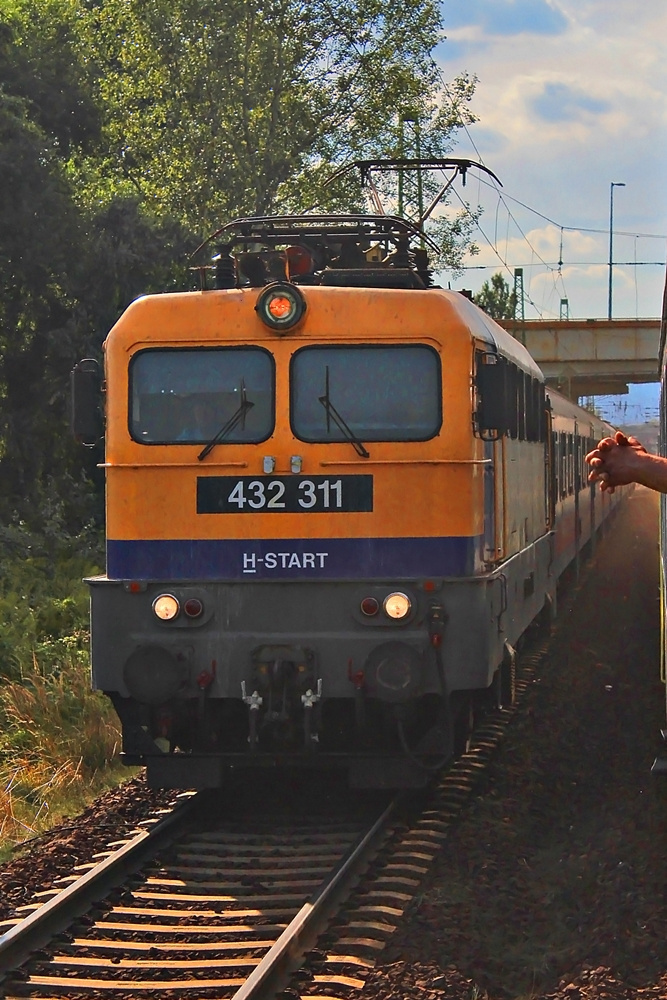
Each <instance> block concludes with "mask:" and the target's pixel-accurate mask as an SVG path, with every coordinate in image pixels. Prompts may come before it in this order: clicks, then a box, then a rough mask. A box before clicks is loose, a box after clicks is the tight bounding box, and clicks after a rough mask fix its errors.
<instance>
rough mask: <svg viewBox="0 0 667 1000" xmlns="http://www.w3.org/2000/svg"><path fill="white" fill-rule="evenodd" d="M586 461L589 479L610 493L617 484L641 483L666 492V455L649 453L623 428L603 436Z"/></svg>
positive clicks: (660, 491)
mask: <svg viewBox="0 0 667 1000" xmlns="http://www.w3.org/2000/svg"><path fill="white" fill-rule="evenodd" d="M586 461H587V462H588V464H589V465H590V467H591V472H590V474H589V476H588V480H589V482H591V483H594V482H599V483H600V489H601V490H609V492H610V493H613V492H614V490H615V488H616V487H617V486H625V485H627V484H628V483H640V484H641V485H642V486H648V487H649V488H650V489H652V490H657V491H658V492H659V493H667V459H665V458H661V457H660V456H659V455H651V454H650V453H649V452H648V451H647V450H646V448H644V446H643V445H642V444H641V443H640V442H639V441H638V440H637V438H635V437H631V436H630V437H628V436H626V435H625V434H623V432H622V431H616V434H614V436H613V437H607V438H603V439H602V441H600V442H599V443H598V446H597V448H594V449H593V451H591V452H589V453H588V455H586Z"/></svg>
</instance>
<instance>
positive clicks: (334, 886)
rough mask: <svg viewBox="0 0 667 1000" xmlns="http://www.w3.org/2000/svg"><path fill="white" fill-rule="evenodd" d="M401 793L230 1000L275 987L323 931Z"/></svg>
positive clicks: (252, 999)
mask: <svg viewBox="0 0 667 1000" xmlns="http://www.w3.org/2000/svg"><path fill="white" fill-rule="evenodd" d="M402 799H403V796H402V795H398V796H396V797H395V798H394V799H393V800H392V801H391V802H390V804H389V805H388V806H387V808H386V809H385V810H384V811H383V812H382V813H381V815H380V816H379V817H378V819H377V820H376V821H375V823H373V825H372V827H371V828H370V829H369V830H368V831H367V832H366V833H365V834H363V835H362V836H361V838H360V839H359V840H358V841H357V843H356V844H354V845H353V846H352V847H351V848H350V850H349V851H348V853H347V855H346V856H345V857H344V858H343V859H342V861H341V862H340V863H339V865H338V866H337V867H336V869H335V870H334V873H333V875H332V877H331V878H330V879H328V880H327V881H326V882H325V883H324V884H323V885H322V886H321V887H320V888H319V889H317V890H316V892H315V893H314V894H313V896H312V898H311V899H310V900H309V901H308V902H307V903H304V904H303V906H302V907H301V909H300V910H299V912H298V913H297V915H296V916H295V917H294V919H293V920H292V921H291V922H290V923H289V924H288V926H287V927H286V928H285V930H284V931H283V933H282V934H281V935H280V937H279V938H278V940H277V941H276V943H275V944H274V945H273V946H272V947H271V948H270V949H269V950H268V952H267V953H266V955H265V956H264V958H263V959H262V960H261V962H260V963H259V965H258V966H257V967H256V968H255V969H254V970H253V971H252V972H251V974H250V975H249V976H248V978H247V980H246V981H245V983H244V984H243V986H241V988H240V989H239V990H237V991H236V993H234V996H233V1000H259V998H260V997H264V996H266V995H267V993H268V991H269V990H274V989H275V988H276V982H277V980H278V979H279V978H280V977H281V976H284V975H287V974H289V973H290V972H291V971H292V968H291V966H292V964H293V963H294V964H296V963H297V962H298V961H299V959H301V958H302V957H303V954H304V952H305V951H307V950H308V949H309V948H310V947H312V945H313V944H314V942H315V941H316V940H317V938H318V936H319V935H320V934H321V933H322V931H323V930H324V927H323V925H324V923H325V922H326V920H327V918H328V917H329V916H330V914H331V912H332V911H333V910H334V909H335V907H336V906H337V905H338V902H339V896H340V895H341V894H343V893H344V892H345V890H346V889H347V888H348V886H349V883H350V882H351V881H352V880H353V878H354V876H355V875H356V874H357V873H358V872H359V870H360V869H361V868H362V866H363V865H364V862H365V861H366V860H368V855H369V853H370V851H371V849H372V848H373V846H374V845H375V841H376V840H378V839H379V838H380V837H381V835H382V834H383V833H385V832H386V827H387V824H388V822H389V819H390V818H391V816H392V814H393V813H394V811H395V810H396V808H397V805H398V803H399V802H400V801H402Z"/></svg>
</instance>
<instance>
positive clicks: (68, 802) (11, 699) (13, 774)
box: [0, 633, 128, 848]
mask: <svg viewBox="0 0 667 1000" xmlns="http://www.w3.org/2000/svg"><path fill="white" fill-rule="evenodd" d="M86 638H87V637H86V635H85V634H84V633H79V634H77V635H75V636H71V637H68V638H65V639H57V640H49V641H47V642H44V643H41V644H40V646H39V648H38V650H37V651H36V652H35V654H34V655H33V659H32V665H31V666H30V668H29V669H27V670H26V669H25V668H24V669H23V670H22V676H21V678H20V680H16V681H5V682H4V684H2V685H0V728H1V731H0V845H1V846H4V847H5V848H6V847H7V846H8V845H13V844H16V843H19V842H21V841H23V840H26V839H30V838H31V837H33V836H34V835H36V834H38V833H40V832H42V831H44V830H45V829H48V828H49V827H50V826H52V825H53V824H54V823H55V822H58V821H59V820H61V819H62V818H63V817H64V816H67V815H72V814H73V813H76V812H78V811H80V810H81V809H83V808H84V807H85V806H86V805H87V804H88V803H89V802H90V801H91V799H92V798H93V797H94V796H95V795H97V794H99V793H100V792H101V791H103V790H104V789H105V788H108V787H110V786H111V785H114V784H116V783H117V782H118V781H119V780H120V779H121V778H123V777H127V776H128V771H127V769H125V768H121V766H120V765H118V764H117V763H114V757H115V755H116V753H117V750H118V747H119V741H120V733H119V729H118V724H117V720H116V717H115V714H114V712H113V710H112V709H111V706H110V704H109V703H108V702H107V700H106V698H104V697H103V696H102V695H101V694H98V693H96V692H93V691H91V688H90V670H89V666H88V654H87V650H86V649H85V644H86Z"/></svg>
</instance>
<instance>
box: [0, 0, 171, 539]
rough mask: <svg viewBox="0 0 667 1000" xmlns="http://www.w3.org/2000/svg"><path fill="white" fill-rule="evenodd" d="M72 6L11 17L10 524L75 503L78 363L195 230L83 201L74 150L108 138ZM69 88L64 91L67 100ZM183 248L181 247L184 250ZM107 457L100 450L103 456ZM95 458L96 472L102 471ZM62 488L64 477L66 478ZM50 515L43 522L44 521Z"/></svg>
mask: <svg viewBox="0 0 667 1000" xmlns="http://www.w3.org/2000/svg"><path fill="white" fill-rule="evenodd" d="M69 13H71V4H69V3H68V2H67V0H63V2H62V3H59V2H57V0H48V2H46V3H44V4H43V5H42V10H41V15H42V16H41V17H40V18H37V17H36V14H35V11H34V10H33V8H32V6H31V5H29V4H26V5H25V7H24V8H22V9H21V8H20V6H19V5H17V7H16V8H15V9H14V10H12V11H9V12H7V11H5V12H3V19H2V20H0V220H1V221H0V278H1V280H0V521H5V522H6V521H7V520H9V519H11V517H12V516H13V514H12V512H13V511H16V510H20V517H21V519H24V520H27V521H28V522H30V521H32V522H33V523H39V522H40V517H41V515H42V513H43V509H42V506H41V503H42V499H43V498H44V497H46V495H47V494H49V493H50V494H53V493H54V491H55V492H58V485H57V484H58V483H60V484H61V485H63V484H67V483H69V484H70V485H63V489H62V493H63V495H64V496H67V495H69V497H70V500H73V494H74V490H72V488H71V481H72V480H73V479H76V480H78V479H80V477H81V468H82V464H83V462H82V453H81V450H80V449H78V448H77V447H76V446H75V445H74V442H73V441H72V439H71V435H70V434H69V429H68V426H67V423H68V418H67V390H68V382H69V372H70V370H71V368H72V366H73V364H74V362H75V361H76V360H77V359H78V357H80V356H82V355H83V354H90V353H93V354H95V353H98V352H99V351H100V346H101V343H102V340H103V338H104V336H105V334H106V332H107V330H108V329H109V327H110V325H111V324H112V323H113V322H115V320H116V318H117V317H118V314H119V312H120V311H121V310H122V309H123V308H124V307H125V306H126V305H127V303H128V302H129V301H130V300H131V299H132V298H134V297H136V296H137V295H138V294H140V293H141V292H144V291H147V290H149V289H150V288H151V287H153V288H156V287H165V285H168V284H169V281H170V279H171V280H173V272H174V266H173V261H174V258H175V257H181V258H182V257H183V256H184V249H185V238H184V237H183V234H182V233H181V232H180V230H179V228H178V227H176V226H174V225H173V224H171V225H170V224H169V221H168V219H167V218H166V216H165V217H164V218H163V219H162V220H161V221H160V223H159V224H157V223H154V222H152V221H151V220H150V218H149V217H148V216H147V214H146V212H145V211H143V210H142V211H140V210H139V208H138V205H137V204H136V198H135V199H134V201H129V200H127V199H125V200H122V199H118V198H115V199H113V200H112V201H110V202H109V203H108V204H107V205H105V206H103V208H102V209H100V208H99V207H97V208H96V209H91V208H89V207H88V206H86V205H85V204H83V203H82V199H81V198H80V196H79V192H78V191H76V190H75V185H74V180H73V178H72V176H71V174H70V173H69V171H68V158H69V157H70V156H71V155H72V154H73V152H74V151H75V150H76V151H78V152H79V153H81V151H85V150H88V149H89V148H90V144H92V143H94V142H96V141H97V140H98V139H99V134H100V133H99V115H98V114H97V106H96V104H95V103H94V102H93V100H92V97H91V96H90V92H89V90H88V89H87V88H88V84H89V78H88V75H87V70H86V67H85V65H84V66H82V65H81V63H80V60H77V51H76V47H75V45H74V41H73V37H74V36H73V30H72V25H71V24H70V23H69V22H68V20H67V16H68V15H69ZM54 91H56V92H57V94H58V99H56V97H55V96H54ZM175 246H177V247H178V249H177V250H176V251H175ZM95 458H96V459H97V460H99V456H95ZM94 467H95V462H94V461H90V460H89V461H88V472H89V475H90V476H91V477H92V476H94V475H95V474H96V472H95V468H94ZM54 484H56V485H55V486H54ZM42 520H43V518H42Z"/></svg>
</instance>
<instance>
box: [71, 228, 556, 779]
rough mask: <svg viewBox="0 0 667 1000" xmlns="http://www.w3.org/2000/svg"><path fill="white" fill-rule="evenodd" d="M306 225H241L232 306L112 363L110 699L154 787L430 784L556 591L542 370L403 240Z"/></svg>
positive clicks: (146, 324) (132, 337) (101, 679)
mask: <svg viewBox="0 0 667 1000" xmlns="http://www.w3.org/2000/svg"><path fill="white" fill-rule="evenodd" d="M304 220H308V217H301V219H300V221H298V222H295V221H294V219H291V220H290V219H287V220H285V219H273V220H242V222H241V223H237V224H232V225H230V227H227V228H228V230H229V232H228V233H227V234H226V235H227V236H229V237H230V241H229V243H227V244H226V245H225V246H224V248H223V250H222V251H221V254H220V257H219V259H218V263H217V272H218V281H217V284H218V285H219V286H222V287H218V288H216V289H212V290H202V291H199V292H185V293H179V294H165V295H156V296H146V297H144V298H141V299H139V300H137V301H136V302H134V303H133V304H132V305H131V306H130V307H129V308H128V310H127V311H126V312H125V314H124V315H123V316H122V317H121V319H120V320H119V321H118V323H117V324H116V326H115V327H114V328H113V330H112V331H111V333H110V334H109V337H108V339H107V342H106V345H105V369H106V371H105V374H106V397H107V406H106V423H107V428H106V460H105V468H106V482H107V573H106V575H105V576H104V577H99V578H95V579H92V580H90V581H89V583H90V586H91V594H92V656H93V679H94V684H95V686H96V687H97V688H98V689H100V690H103V691H105V692H106V693H107V694H108V695H109V696H110V697H111V698H112V700H113V703H114V705H115V707H116V710H117V712H118V714H119V716H120V719H121V722H122V726H123V749H124V753H125V759H126V760H127V761H128V762H129V763H138V762H141V763H145V764H146V765H147V767H148V778H149V781H150V782H151V783H152V784H155V785H170V786H185V787H203V786H216V785H219V784H220V783H221V782H222V781H223V779H224V775H225V772H226V770H227V769H228V768H229V767H230V766H237V767H238V766H242V765H243V766H244V765H262V764H264V765H271V766H275V765H276V763H282V764H285V765H288V764H299V765H306V766H314V767H326V766H331V767H345V768H347V769H348V771H349V774H350V780H351V782H352V783H353V784H356V785H360V786H383V785H393V786H402V785H419V784H423V783H424V782H425V781H426V779H427V777H428V774H429V772H430V771H431V770H432V769H433V768H435V767H438V766H440V765H441V763H442V762H443V761H445V760H446V759H448V758H449V757H450V756H451V755H452V753H453V752H454V751H455V750H456V749H457V748H458V747H459V745H460V744H461V739H462V736H463V739H464V738H465V733H463V734H462V733H461V729H460V721H459V719H460V718H466V719H467V718H469V713H468V712H460V709H461V708H462V707H463V706H465V705H466V704H467V699H468V698H469V696H470V693H471V692H474V691H486V690H487V689H490V686H491V685H492V684H493V682H494V678H495V679H499V678H501V679H502V676H503V671H506V670H507V668H508V663H509V662H510V660H511V657H512V655H513V649H512V645H513V643H515V642H516V640H517V639H518V637H519V636H520V635H521V633H522V632H523V631H524V630H525V628H526V627H527V625H528V623H529V622H530V621H531V620H532V619H533V618H534V617H535V615H536V614H537V613H538V612H539V611H540V609H541V608H542V607H543V605H544V603H545V599H546V598H547V597H548V596H549V595H551V594H553V593H554V591H555V586H556V581H555V579H554V578H553V577H552V576H551V575H550V570H549V564H550V558H551V557H550V534H551V531H552V528H553V525H552V524H551V523H550V520H552V519H553V511H552V510H551V507H550V503H549V498H548V495H547V494H548V489H549V483H548V476H547V475H545V462H546V461H547V458H548V453H549V449H548V447H547V441H548V427H547V422H546V409H545V395H544V385H543V379H542V376H541V373H540V372H539V369H537V367H536V366H535V365H534V363H533V362H532V360H531V359H530V357H529V355H528V354H527V352H526V351H525V349H524V348H523V347H522V346H521V345H520V344H519V343H518V342H517V341H515V340H513V338H511V337H510V336H509V335H508V334H506V333H505V331H503V330H502V329H501V328H500V327H498V326H496V325H495V324H494V323H493V322H492V321H491V320H489V318H488V317H486V316H485V315H484V314H483V313H482V312H481V311H480V310H478V309H476V307H474V306H473V305H472V304H471V303H470V302H469V301H468V300H467V299H465V298H464V297H463V296H461V295H459V294H458V293H452V292H446V291H443V290H441V289H437V288H433V287H428V285H429V281H428V276H427V274H426V272H425V270H424V267H423V262H421V263H422V266H421V270H420V266H419V265H420V258H419V254H418V253H416V254H413V253H409V252H408V251H407V249H406V247H407V245H408V242H409V237H410V233H409V231H407V230H408V227H407V226H406V224H405V223H403V222H402V221H401V220H397V219H391V218H388V217H382V218H373V217H363V219H361V220H360V219H357V218H354V217H352V218H351V219H350V218H347V219H346V217H341V218H338V219H335V220H333V221H331V220H330V222H329V223H327V222H326V221H324V222H323V221H322V220H321V219H317V222H316V223H315V222H313V221H312V220H310V221H304ZM334 223H335V224H334ZM327 225H329V229H327ZM315 230H316V231H315ZM234 240H236V242H234ZM257 246H261V248H262V249H261V252H258V251H257V249H256V248H257ZM249 248H250V249H249ZM399 251H400V253H399ZM392 253H393V260H392ZM304 259H306V260H307V261H308V264H307V266H306V267H305V268H304V266H303V261H304ZM295 262H296V263H295ZM260 265H261V274H259V273H258V272H259V271H260ZM292 265H294V269H292ZM276 275H277V277H278V280H273V279H274V278H275V276H276ZM83 364H84V366H85V364H86V363H83ZM482 369H483V370H482ZM508 401H509V402H508ZM508 407H509V408H510V409H512V408H513V416H512V415H511V414H510V416H509V417H508V416H507V412H506V411H507V409H508ZM517 407H519V408H520V411H517ZM500 689H501V687H500V685H498V690H500Z"/></svg>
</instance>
